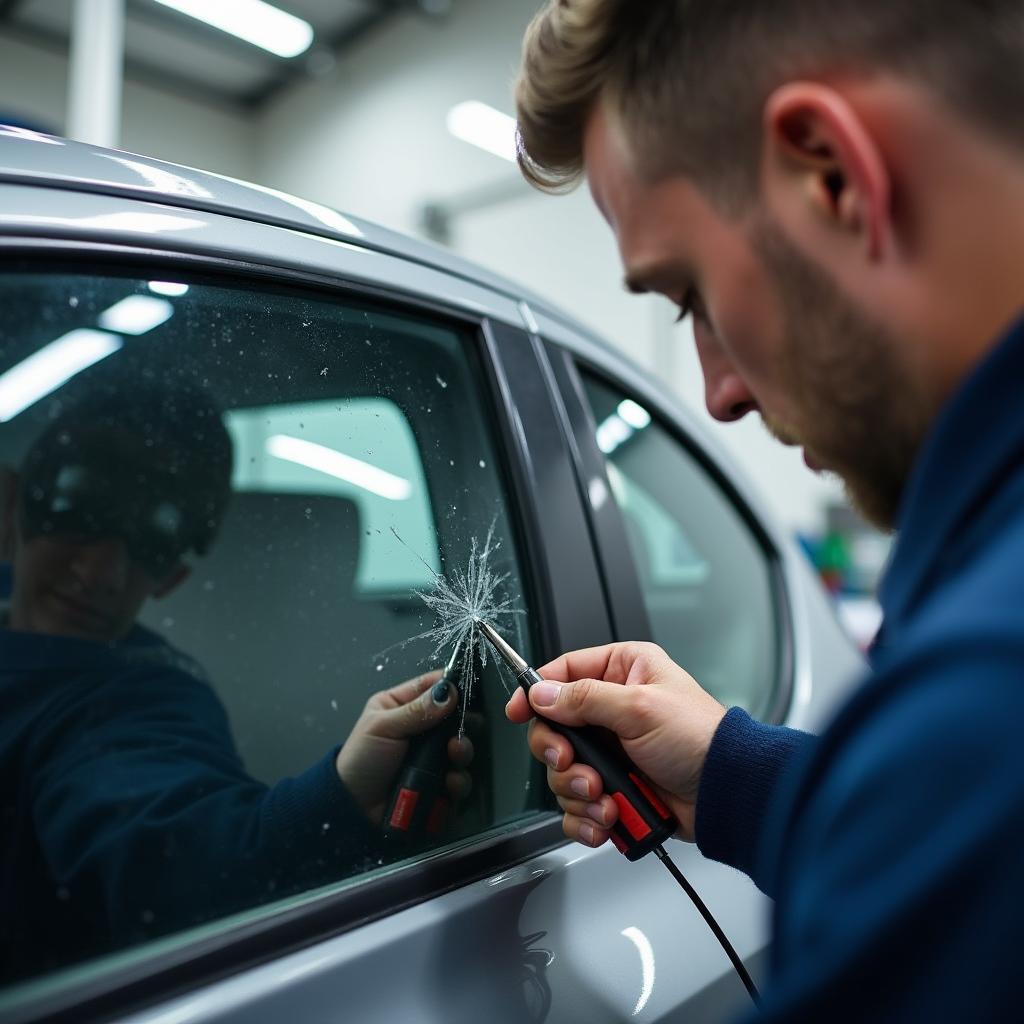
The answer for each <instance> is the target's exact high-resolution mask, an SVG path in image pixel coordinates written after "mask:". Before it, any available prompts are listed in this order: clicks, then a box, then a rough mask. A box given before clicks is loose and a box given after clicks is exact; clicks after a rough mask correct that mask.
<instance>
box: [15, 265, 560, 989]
mask: <svg viewBox="0 0 1024 1024" xmlns="http://www.w3.org/2000/svg"><path fill="white" fill-rule="evenodd" d="M0 304H2V308H3V311H4V312H3V316H2V321H0V424H2V427H0V430H2V433H0V464H2V465H3V466H4V470H3V475H2V477H0V482H2V484H3V497H4V501H3V505H2V511H3V515H2V517H0V540H2V547H3V550H2V562H3V570H2V574H0V602H2V606H3V620H4V626H3V628H2V629H0V646H2V648H3V651H2V656H0V767H2V776H0V811H2V827H0V843H2V846H3V890H2V892H3V905H2V907H0V921H2V922H3V924H2V938H0V955H2V964H0V969H2V976H3V978H4V980H5V981H8V982H10V981H14V980H18V979H24V978H27V977H29V976H32V975H35V974H38V973H40V972H43V971H47V970H51V969H54V968H57V967H61V966H63V965H66V964H69V963H73V962H76V961H79V960H82V959H85V958H89V957H92V956H95V955H98V954H102V953H108V952H111V951H114V950H119V949H123V948H125V947H127V946H132V945H135V944H138V943H142V942H145V941H146V940H149V939H152V938H154V937H156V936H167V935H168V934H170V933H180V932H183V931H184V930H186V929H189V928H191V927H192V926H194V925H197V924H200V923H202V922H207V921H211V920H217V919H222V918H226V917H228V916H229V915H233V914H237V913H239V912H242V911H251V910H252V909H253V908H256V907H261V906H264V905H267V904H274V905H275V906H279V905H280V901H281V900H282V899H285V900H288V899H298V898H299V897H300V896H301V895H302V894H305V893H308V892H309V890H311V889H316V888H318V887H321V886H331V885H336V884H338V883H341V882H346V881H352V880H354V879H358V878H361V877H365V876H366V875H367V873H372V872H379V871H382V870H388V869H389V865H393V864H395V863H396V862H400V861H403V860H406V859H409V858H414V857H417V856H420V855H422V854H423V853H425V852H427V851H433V850H436V849H437V848H438V847H441V846H446V845H450V844H456V843H460V842H465V841H467V840H468V839H470V838H472V837H475V836H477V835H479V834H480V833H482V832H484V831H487V830H490V829H493V828H495V827H499V826H504V825H507V824H508V823H510V822H513V821H516V820H518V819H519V818H521V817H522V816H523V815H525V814H528V813H531V811H532V810H533V809H534V808H535V807H536V806H537V801H539V800H540V799H541V795H540V794H541V792H542V790H541V788H540V787H538V786H534V787H532V789H531V787H530V785H529V776H530V772H531V768H530V765H531V762H530V759H529V757H528V754H527V751H526V747H525V743H524V742H523V736H522V734H521V732H520V731H519V730H516V729H514V728H512V727H510V726H508V725H507V723H506V722H505V719H504V716H503V713H502V709H503V706H504V703H505V692H504V689H503V685H502V681H501V680H500V678H499V676H498V674H497V672H496V669H495V667H494V665H493V663H492V664H490V665H489V666H488V668H487V669H486V671H484V672H483V677H482V678H477V679H476V681H475V684H474V685H472V686H470V682H471V679H472V677H473V676H474V675H477V676H479V668H480V666H479V663H478V661H473V662H471V663H470V664H468V665H466V664H460V665H458V670H459V671H458V672H456V673H454V674H455V675H457V676H458V679H457V680H456V681H457V682H458V683H459V684H460V686H461V695H460V698H459V705H458V707H457V708H456V709H455V710H454V711H451V713H449V714H448V715H447V716H445V715H444V714H443V711H442V712H438V710H437V707H436V706H434V705H432V697H431V687H430V686H429V685H427V682H426V681H421V682H420V683H418V684H417V683H410V684H408V685H406V686H405V687H404V688H403V687H402V686H401V685H400V684H402V683H403V682H404V681H407V680H410V679H414V678H416V677H418V676H420V675H421V674H422V673H424V672H425V671H427V670H431V669H439V668H441V667H442V666H443V664H444V662H445V660H446V659H447V658H448V657H449V655H450V654H451V648H450V647H449V646H442V648H441V649H439V650H435V644H434V642H433V641H432V640H431V639H430V638H429V637H423V636H422V634H423V633H424V632H426V631H429V630H430V629H431V628H432V627H434V626H435V625H436V619H435V617H434V615H433V613H432V612H430V611H429V610H428V608H427V606H426V605H425V604H424V602H423V601H422V600H421V598H420V597H419V596H418V595H417V593H416V591H417V590H424V589H426V590H429V589H430V588H432V587H433V586H434V583H435V579H436V574H437V573H442V574H444V575H445V576H447V577H448V578H449V579H450V580H455V581H457V580H458V577H459V575H460V574H465V573H466V572H467V571H468V568H469V562H470V557H471V552H472V551H473V548H474V544H476V549H477V559H478V563H479V559H480V558H481V550H482V548H483V547H484V545H485V544H486V538H487V537H488V536H490V538H491V541H490V546H489V554H488V558H487V565H486V568H487V569H488V570H489V571H490V572H491V573H492V574H493V577H494V579H495V580H497V583H496V586H495V595H494V596H495V600H496V601H502V600H507V601H508V602H509V603H510V605H511V606H513V607H515V608H517V609H519V610H521V611H522V612H523V613H525V612H526V611H527V610H528V608H527V598H526V595H525V594H524V592H523V585H522V575H521V569H520V565H519V561H518V557H517V548H516V543H515V538H514V535H513V531H512V527H511V522H510V515H509V511H508V508H507V495H506V492H505V490H504V485H503V477H502V473H501V472H500V466H499V458H498V453H497V451H496V450H495V447H494V444H493V443H492V430H491V423H490V419H489V410H488V408H487V398H486V395H487V393H488V392H487V388H486V387H485V386H484V383H483V381H482V379H481V375H480V373H479V368H478V366H477V353H476V351H475V347H474V344H473V339H472V338H471V337H468V336H463V334H462V333H461V332H460V331H458V330H455V329H453V328H451V327H449V326H447V325H445V324H443V323H439V322H436V321H432V320H429V319H426V318H420V317H417V316H413V315H406V314H405V313H402V312H400V311H393V310H390V309H387V308H384V307H381V306H373V305H362V304H360V303H358V302H355V301H352V302H349V301H347V300H342V299H333V300H332V299H327V298H309V297H304V296H302V295H300V294H294V293H284V292H282V293H280V294H278V293H274V292H269V291H256V290H253V289H250V288H246V287H242V286H238V287H225V286H221V285H216V284H212V283H196V282H190V283H186V282H178V281H148V280H130V279H126V278H123V277H117V276H102V277H101V276H83V275H73V274H68V275H66V276H58V275H53V274H42V273H23V274H10V275H8V276H6V277H4V278H2V279H0ZM479 567H480V566H479V564H478V568H479ZM526 621H527V618H526V615H525V614H523V615H504V616H499V623H498V624H499V625H500V626H501V627H502V628H503V629H504V630H505V631H506V633H507V635H508V636H509V638H510V640H512V641H514V643H515V644H516V645H517V646H518V647H519V648H520V649H521V650H522V651H523V652H524V654H526V655H527V656H530V655H531V641H530V637H529V635H528V633H527V630H526V628H525V625H524V624H525V622H526ZM430 682H431V683H432V682H433V680H431V681H430ZM442 690H443V688H442ZM420 691H422V692H420ZM414 692H415V693H417V694H418V696H416V697H415V699H414V700H413V693H414ZM449 692H450V691H449ZM453 703H454V701H453V698H451V697H449V698H448V700H447V703H445V702H444V699H443V694H442V704H441V705H438V706H439V707H442V709H444V708H449V709H450V708H451V706H452V704H453ZM406 705H407V706H406ZM442 719H443V720H442ZM460 727H462V728H463V731H464V733H465V735H467V736H468V737H469V738H470V740H471V742H472V744H473V760H472V763H471V765H470V766H469V768H468V776H469V779H470V780H471V784H472V789H471V791H470V792H469V793H468V795H466V794H465V792H464V791H465V782H466V779H465V776H464V775H459V774H458V772H457V769H459V768H460V767H461V765H460V764H456V761H458V760H459V758H462V757H464V756H465V754H466V753H467V751H466V749H465V747H462V748H458V745H456V747H457V749H454V750H452V749H449V743H448V741H449V739H450V737H452V736H453V735H454V734H455V733H456V732H457V731H458V730H459V728H460ZM414 737H422V738H420V739H414ZM339 749H340V750H341V753H340V755H339ZM414 754H415V756H416V758H418V760H417V761H416V763H415V765H414V764H413V761H412V758H413V755H414ZM453 757H454V759H455V760H452V758H453ZM414 769H415V770H414ZM446 776H447V777H446ZM460 795H461V799H457V798H459V797H460Z"/></svg>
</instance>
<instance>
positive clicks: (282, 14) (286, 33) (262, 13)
mask: <svg viewBox="0 0 1024 1024" xmlns="http://www.w3.org/2000/svg"><path fill="white" fill-rule="evenodd" d="M156 2H157V3H158V4H163V5H164V7H170V8H172V9H173V10H175V11H180V12H181V13H182V14H187V15H189V17H191V18H197V19H198V20H199V21H205V22H206V24H207V25H212V26H213V27H214V28H219V29H220V30H221V31H222V32H227V33H228V34H229V35H233V36H237V37H238V38H239V39H244V40H245V41H246V42H247V43H252V44H253V46H258V47H260V48H261V49H263V50H269V51H270V52H271V53H276V54H277V55H278V57H298V55H299V54H300V53H305V51H306V50H308V49H309V46H310V43H312V42H313V26H312V25H310V24H309V22H308V21H303V20H302V19H301V18H296V17H295V15H294V14H288V13H287V12H286V11H282V10H281V9H280V8H278V7H274V6H272V5H271V4H268V3H264V2H263V0H156Z"/></svg>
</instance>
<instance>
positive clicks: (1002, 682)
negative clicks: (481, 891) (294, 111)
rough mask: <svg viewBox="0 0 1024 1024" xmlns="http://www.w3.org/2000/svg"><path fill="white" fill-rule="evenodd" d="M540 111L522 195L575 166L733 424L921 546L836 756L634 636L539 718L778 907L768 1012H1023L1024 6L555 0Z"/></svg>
mask: <svg viewBox="0 0 1024 1024" xmlns="http://www.w3.org/2000/svg"><path fill="white" fill-rule="evenodd" d="M516 98H517V103H518V114H519V132H520V164H521V166H522V169H523V172H524V174H525V175H526V177H527V178H528V179H529V180H530V181H531V182H533V183H534V184H535V185H537V186H539V187H541V188H546V189H552V188H557V187H561V186H565V185H568V184H571V183H574V182H575V181H576V180H577V179H579V178H580V177H581V176H583V175H584V174H585V175H586V178H587V182H588V185H589V187H590V191H591V194H592V196H593V198H594V201H595V202H596V204H597V206H598V208H599V209H600V211H601V213H602V214H603V215H604V217H605V219H606V220H607V221H608V223H609V225H610V226H611V228H612V230H613V231H614V233H615V237H616V239H617V241H618V245H619V251H620V254H621V258H622V262H623V265H624V267H625V270H626V279H627V283H628V286H629V287H630V288H631V289H632V290H634V291H638V292H642V291H654V292H659V293H661V294H663V295H666V296H668V297H669V298H670V299H672V300H673V301H674V302H676V303H678V304H679V306H680V310H681V313H682V314H684V315H685V314H692V316H693V325H694V333H695V336H696V344H697V351H698V354H699V357H700V361H701V365H702V367H703V372H704V383H705V394H706V402H707V406H708V409H709V411H710V412H711V414H712V415H713V416H714V417H715V418H716V419H719V420H722V421H724V422H728V421H733V420H739V419H741V418H742V417H743V416H745V415H746V414H747V413H751V412H756V413H759V414H760V415H761V417H762V418H763V420H764V422H765V424H766V425H767V426H768V428H769V429H770V430H771V431H772V432H773V433H774V434H775V435H777V436H778V438H779V440H780V441H782V442H783V443H784V444H790V445H801V446H802V447H803V450H804V455H805V459H806V461H807V462H808V464H809V465H810V466H811V467H812V468H815V469H818V470H828V471H831V472H835V473H837V474H838V475H839V476H840V477H842V479H843V480H844V481H845V483H846V486H847V488H848V491H849V494H850V497H851V499H852V500H853V501H854V503H855V504H856V505H857V506H858V507H859V508H860V509H861V510H862V511H863V512H864V514H865V515H866V516H868V518H870V519H871V520H872V521H873V522H875V523H876V524H878V525H879V526H881V527H883V528H889V529H895V530H896V531H897V534H898V539H897V542H896V546H895V551H894V554H893V557H892V560H891V563H890V565H889V567H888V570H887V573H886V576H885V579H884V583H883V585H882V588H881V595H880V599H881V603H882V607H883V610H884V625H883V629H882V633H881V636H880V638H879V639H878V640H877V641H876V643H875V645H874V647H873V650H872V653H871V671H870V673H869V674H868V675H867V677H866V678H865V679H864V680H863V681H862V683H861V685H860V686H859V688H858V689H857V690H856V691H855V692H854V693H853V696H852V697H851V699H850V700H849V702H848V703H847V704H846V706H845V707H843V708H842V709H841V710H840V711H839V713H838V714H837V716H836V717H835V718H834V720H833V721H832V722H831V723H830V724H829V725H828V727H827V728H826V729H825V731H824V734H823V735H822V736H821V737H820V738H812V737H810V736H808V735H806V734H803V733H799V732H795V731H793V730H790V729H786V728H782V727H773V726H766V725H762V724H760V723H758V722H755V721H753V720H752V719H751V718H750V717H749V716H747V715H746V714H745V713H744V712H743V711H742V710H740V709H738V708H732V709H730V710H728V711H727V710H726V709H724V708H722V707H721V706H720V705H719V704H718V703H717V702H716V701H715V700H713V699H712V698H711V697H710V696H709V695H708V694H707V693H705V692H704V691H703V690H702V689H701V688H700V686H699V685H698V684H697V683H696V682H695V681H694V680H693V679H692V678H691V677H690V676H689V675H687V673H686V672H685V671H684V670H683V669H682V668H680V667H679V666H677V665H676V664H674V663H673V662H672V661H671V660H670V659H669V658H668V657H667V655H665V653H664V652H663V651H661V650H660V649H659V648H657V647H655V646H653V645H651V644H644V643H621V644H613V645H610V646H608V647H603V648H599V649H593V650H586V651H577V652H574V653H571V654H566V655H564V656H563V657H561V658H559V659H557V660H556V661H554V662H552V663H551V664H550V665H548V666H546V667H545V668H544V669H543V670H542V671H543V673H544V674H545V675H546V677H547V678H548V679H550V680H551V683H550V685H538V686H534V687H533V689H532V691H531V699H532V703H533V706H534V709H535V710H537V711H539V712H541V713H543V714H544V715H546V716H548V717H550V718H552V719H554V720H556V721H559V722H563V723H569V724H580V723H593V724H596V725H603V726H607V727H608V728H611V729H613V730H614V731H615V732H616V733H618V735H619V736H620V737H621V739H622V741H623V744H624V746H625V749H626V750H627V752H628V753H629V755H630V756H631V757H632V758H633V760H634V761H635V762H636V763H637V764H638V765H639V766H640V767H641V768H642V769H644V770H645V771H646V772H647V773H648V775H649V776H650V777H651V779H652V780H654V782H655V783H656V784H658V786H660V787H661V789H662V792H663V795H664V796H665V798H666V799H667V800H668V801H669V802H670V803H671V805H672V806H673V808H674V810H675V811H676V813H677V814H678V816H679V819H680V821H681V822H682V827H681V837H682V838H684V839H687V840H690V841H695V842H696V843H697V845H698V847H699V849H700V850H701V851H702V852H703V853H704V854H705V855H706V856H708V857H710V858H713V859H715V860H719V861H723V862H725V863H727V864H730V865H733V866H734V867H737V868H739V869H741V870H742V871H744V872H746V873H747V874H749V875H750V876H751V878H752V879H753V880H754V881H755V883H756V884H757V885H758V886H759V887H760V888H761V889H762V890H763V891H764V892H766V893H767V894H769V895H770V896H772V897H774V899H775V901H776V902H775V914H774V922H773V943H772V962H771V968H770V978H769V982H768V984H767V986H766V991H765V992H764V996H765V999H764V1006H763V1013H764V1017H765V1018H766V1019H767V1020H772V1021H775V1020H778V1021H840V1020H851V1021H872V1022H880V1021H897V1020H898V1021H908V1020H913V1021H940V1020H941V1021H947V1020H948V1021H961V1020H968V1019H970V1020H1005V1019H1020V1015H1021V1009H1020V1007H1021V1003H1022V996H1021V994H1020V992H1019V987H1020V963H1021V951H1020V943H1019V939H1020V935H1021V927H1022V926H1021V919H1022V918H1021V915H1022V908H1024V869H1022V863H1021V857H1022V851H1024V743H1022V731H1021V730H1022V722H1024V400H1022V392H1024V321H1022V320H1021V319H1019V318H1020V317H1021V313H1022V311H1024V117H1022V116H1021V112H1022V111H1024V4H1021V3H1020V2H1019V0H774V2H772V3H763V2H757V0H716V2H714V3H708V2H706V0H659V2H651V3H643V4H640V3H635V2H633V0H552V2H551V3H549V4H548V5H547V7H546V8H545V9H544V10H543V11H542V12H541V13H540V14H539V15H538V16H537V18H536V19H535V20H534V22H533V24H532V25H531V27H530V29H529V32H528V35H527V38H526V41H525V45H524V56H523V66H522V71H521V75H520V78H519V82H518V85H517V92H516ZM508 714H509V716H510V717H511V718H513V719H514V720H515V721H519V722H524V721H526V720H527V718H528V717H529V715H530V708H529V707H528V706H527V702H526V699H525V697H524V696H523V695H522V693H521V692H520V693H517V695H516V696H515V697H514V698H513V700H512V701H511V702H510V705H509V709H508ZM530 747H531V750H532V752H533V754H534V756H535V757H537V758H538V759H539V760H542V761H545V762H547V764H548V766H549V770H548V780H549V784H550V786H551V788H552V790H553V791H554V792H555V794H556V795H557V797H558V800H559V803H560V804H561V807H562V809H563V810H564V812H565V819H564V821H565V831H566V834H567V835H568V836H570V837H571V838H573V839H576V840H578V841H580V842H582V843H585V844H587V845H590V846H597V845H600V844H601V843H603V842H604V841H605V840H606V839H607V838H608V826H609V825H610V824H611V823H612V822H613V821H614V820H615V813H616V812H615V806H614V804H613V802H612V801H611V800H610V798H609V797H608V795H607V794H602V792H601V787H600V781H599V780H598V779H597V777H596V776H595V775H594V773H593V772H592V771H590V770H589V769H588V768H586V767H584V766H582V765H576V764H574V763H573V751H572V749H571V747H570V746H569V745H568V743H567V742H566V741H565V740H564V739H563V738H561V737H560V736H558V735H556V734H555V733H554V732H553V731H552V730H550V729H549V728H547V727H545V726H544V725H543V724H541V723H540V722H538V721H534V722H533V723H532V724H531V728H530Z"/></svg>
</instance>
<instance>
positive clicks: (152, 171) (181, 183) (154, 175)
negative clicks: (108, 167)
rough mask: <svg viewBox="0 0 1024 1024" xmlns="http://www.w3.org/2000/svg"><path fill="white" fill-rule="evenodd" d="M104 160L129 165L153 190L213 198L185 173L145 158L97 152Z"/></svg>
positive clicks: (196, 197) (148, 187)
mask: <svg viewBox="0 0 1024 1024" xmlns="http://www.w3.org/2000/svg"><path fill="white" fill-rule="evenodd" d="M96 156H99V157H102V158H103V159H104V160H112V161H113V162H114V163H115V164H120V165H121V166H122V167H127V168H128V170H129V171H132V172H134V173H135V174H137V175H138V176H139V177H140V178H141V179H142V180H143V181H144V182H145V185H143V186H142V187H143V188H147V189H150V190H151V191H153V192H166V193H167V194H168V195H171V196H191V197H193V198H195V199H212V198H213V193H212V192H211V191H210V190H209V189H208V188H204V187H203V186H202V185H200V184H199V182H198V181H193V180H192V179H191V178H186V177H185V176H184V175H183V174H178V173H177V172H176V171H171V170H168V169H167V168H166V167H160V166H158V165H157V164H155V163H149V162H148V161H145V160H130V159H129V158H128V157H126V156H115V155H114V154H113V153H97V154H96Z"/></svg>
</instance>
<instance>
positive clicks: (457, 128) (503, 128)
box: [447, 100, 516, 163]
mask: <svg viewBox="0 0 1024 1024" xmlns="http://www.w3.org/2000/svg"><path fill="white" fill-rule="evenodd" d="M447 124H448V131H450V132H451V133H452V135H454V136H455V137H456V138H457V139H462V141H463V142H468V143H470V145H473V146H479V147H480V148H481V149H486V150H487V152H488V153H493V154H494V155H495V156H500V157H501V158H502V159H503V160H511V161H512V162H513V163H515V159H516V119H515V118H514V117H509V116H508V114H503V113H502V112H501V111H500V110H495V109H494V107H489V106H488V105H487V104H486V103H480V102H479V101H478V100H467V101H466V102H465V103H459V104H456V105H455V106H454V107H452V109H451V110H449V111H448V119H447Z"/></svg>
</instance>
